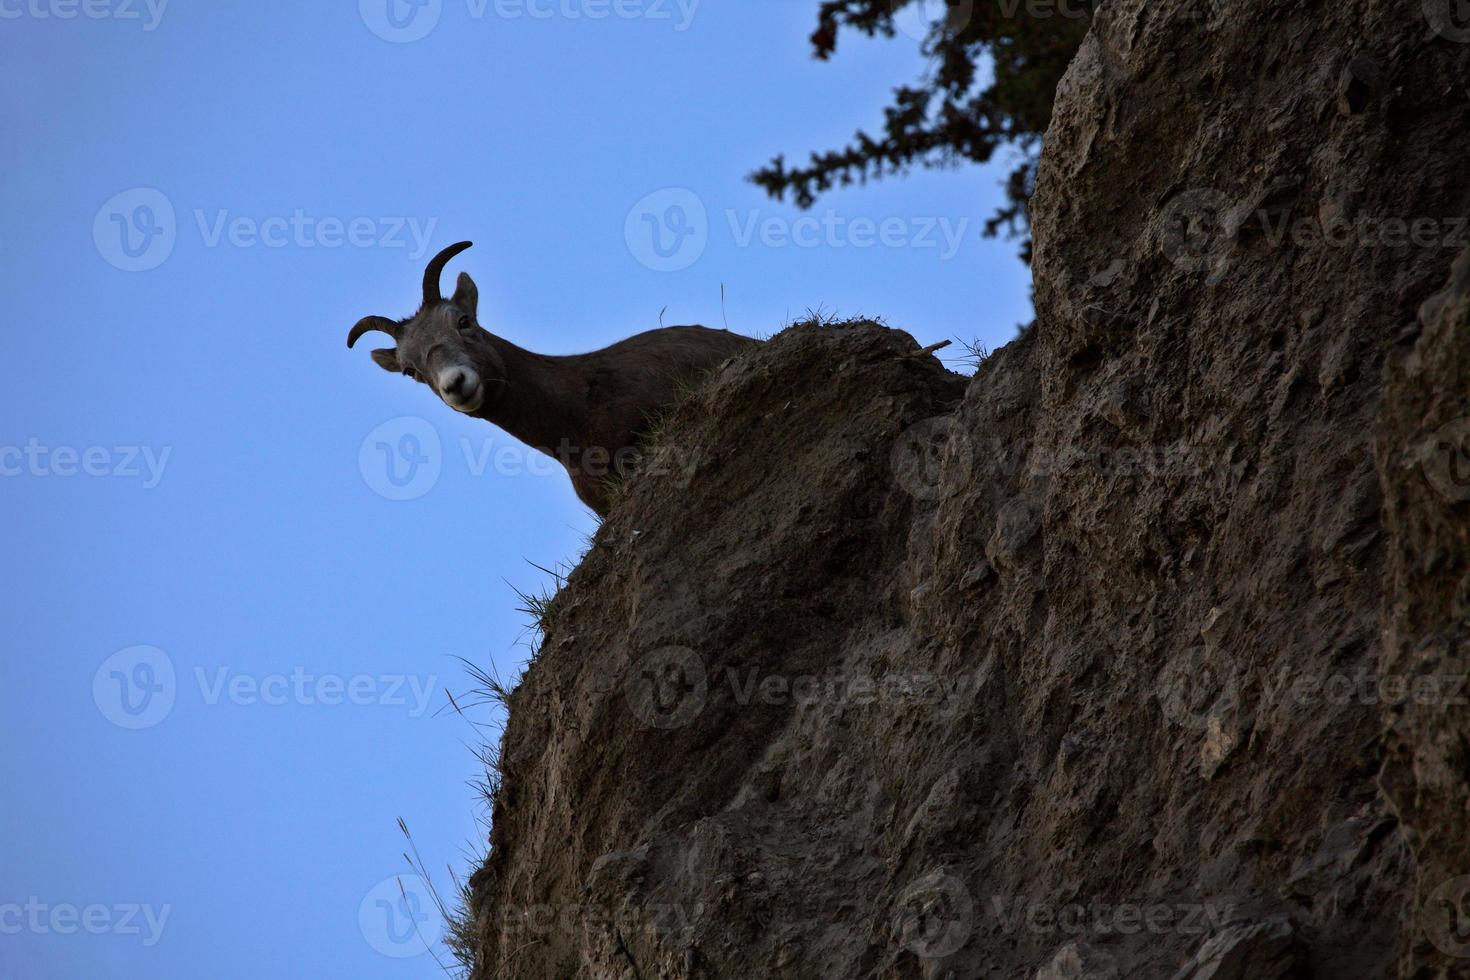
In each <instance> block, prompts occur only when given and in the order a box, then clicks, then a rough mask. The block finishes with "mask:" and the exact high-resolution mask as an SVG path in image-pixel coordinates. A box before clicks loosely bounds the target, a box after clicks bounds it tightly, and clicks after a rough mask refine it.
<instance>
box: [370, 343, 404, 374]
mask: <svg viewBox="0 0 1470 980" xmlns="http://www.w3.org/2000/svg"><path fill="white" fill-rule="evenodd" d="M372 356H373V360H374V361H377V362H378V367H380V368H382V369H383V370H384V371H392V372H393V373H394V374H397V373H399V372H400V371H402V370H403V369H402V368H401V367H400V366H399V364H398V352H397V351H396V350H393V349H392V348H391V347H379V348H378V349H377V350H375V351H373V355H372Z"/></svg>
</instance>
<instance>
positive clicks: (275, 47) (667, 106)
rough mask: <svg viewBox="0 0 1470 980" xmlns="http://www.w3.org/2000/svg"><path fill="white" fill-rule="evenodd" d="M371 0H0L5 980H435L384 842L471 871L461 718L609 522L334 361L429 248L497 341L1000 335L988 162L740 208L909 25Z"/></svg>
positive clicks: (774, 6)
mask: <svg viewBox="0 0 1470 980" xmlns="http://www.w3.org/2000/svg"><path fill="white" fill-rule="evenodd" d="M386 2H387V0H362V2H361V3H359V2H357V0H334V2H330V3H320V4H300V3H290V4H288V3H283V2H276V0H271V2H263V0H252V2H243V0H242V2H228V0H211V2H210V3H207V4H205V3H185V2H183V0H174V2H172V3H166V4H160V3H159V2H158V0H154V2H153V3H152V5H151V6H150V4H149V3H147V2H145V0H85V2H83V0H0V55H3V59H4V64H5V65H6V78H7V81H8V84H7V85H6V88H5V93H4V96H3V100H0V123H3V128H4V131H5V133H6V134H7V138H6V139H5V140H4V141H3V142H0V247H3V249H4V262H3V263H0V279H3V282H4V285H5V296H6V300H7V302H6V306H7V315H6V322H5V326H4V329H5V332H6V340H7V344H6V357H5V358H4V361H3V364H0V372H3V391H4V392H5V394H4V399H5V411H4V414H3V426H0V499H3V506H4V512H5V514H6V515H7V517H8V520H7V521H6V522H5V530H4V532H3V533H4V536H5V553H6V561H5V562H4V563H3V565H0V595H3V596H4V600H3V601H4V604H5V609H4V611H5V618H4V621H5V624H6V630H5V650H4V656H3V659H0V734H3V735H4V737H5V742H6V744H7V746H9V751H7V752H5V753H3V755H0V785H3V786H4V787H5V791H4V792H5V796H4V799H5V806H4V807H3V809H0V836H3V839H4V840H5V847H4V848H3V850H0V976H3V977H5V978H10V977H23V978H86V980H96V978H101V977H128V978H133V977H147V978H153V977H170V978H171V977H189V978H194V977H200V976H209V977H212V978H234V977H239V978H251V980H255V978H259V977H263V976H282V977H298V976H299V977H331V976H344V977H345V976H351V977H369V976H370V977H398V976H402V977H410V976H412V977H422V976H427V975H431V974H433V973H437V972H438V971H437V968H436V967H435V966H434V964H433V961H432V959H430V957H429V956H428V955H425V954H424V953H423V945H422V943H419V942H417V940H414V939H411V938H410V939H408V940H407V941H401V940H404V937H405V936H406V935H409V934H408V933H406V932H405V923H406V922H407V919H406V918H405V913H412V912H413V911H414V909H413V905H412V900H413V899H414V898H417V893H416V892H415V893H414V894H413V895H411V896H410V899H411V901H410V903H409V905H407V906H405V905H404V903H403V897H402V896H401V895H400V894H399V893H398V891H397V885H396V884H394V883H393V882H392V880H391V879H392V876H394V875H397V874H399V873H401V872H403V871H405V870H406V869H405V866H404V862H403V858H402V856H401V852H402V850H403V840H402V838H401V836H400V834H399V831H398V828H397V825H396V821H397V819H398V818H399V817H402V818H403V819H404V820H405V821H406V822H407V823H408V825H409V827H410V828H411V829H412V830H413V833H414V837H415V840H416V841H417V844H418V846H419V848H420V850H421V852H422V854H423V856H424V859H425V861H426V863H427V864H428V866H429V867H430V869H431V870H432V871H433V872H434V874H435V875H436V876H437V878H438V883H439V885H440V886H441V887H444V886H445V885H447V871H446V868H447V867H449V866H453V867H454V868H455V869H456V870H461V871H463V870H465V869H467V868H468V867H469V864H470V857H471V855H472V854H473V853H475V851H476V849H477V848H479V847H480V841H481V839H482V837H483V831H482V827H481V826H480V824H479V822H478V821H479V820H480V819H481V818H482V817H483V813H482V811H481V808H480V804H479V800H478V797H477V794H476V793H475V791H474V790H473V788H472V787H471V786H470V785H469V784H470V782H471V781H472V780H473V779H474V778H475V777H476V776H477V766H476V763H475V760H474V758H473V755H472V752H471V749H472V747H473V746H474V745H475V744H476V743H477V742H478V741H480V739H481V737H482V736H481V734H480V733H478V732H477V730H476V729H475V728H474V727H472V726H471V725H470V724H469V723H468V722H467V721H466V720H465V719H463V718H461V717H459V716H457V715H455V714H454V713H453V712H452V711H446V710H444V709H445V707H446V699H445V696H444V690H445V689H446V688H448V689H450V690H452V691H455V692H463V691H465V690H466V689H467V688H468V687H469V686H470V683H469V679H468V677H467V676H466V674H465V671H464V668H463V666H462V665H461V664H460V663H459V661H458V660H457V659H456V658H460V657H463V658H467V659H469V660H471V661H473V662H475V663H477V664H481V665H486V666H493V667H494V669H496V670H498V672H499V673H500V674H501V675H502V676H505V677H509V676H512V675H513V674H514V673H515V671H516V669H517V666H518V664H519V663H520V662H522V661H523V660H524V658H525V656H526V650H525V648H524V646H523V645H521V644H522V642H523V640H524V636H523V631H524V628H525V625H526V623H525V620H524V617H523V616H522V615H521V614H519V613H517V612H516V611H515V610H514V606H515V605H516V601H515V596H514V593H513V592H512V589H511V585H515V586H518V587H520V588H526V589H530V588H535V587H538V586H540V585H541V584H543V583H544V581H545V576H544V575H543V574H542V573H541V572H539V571H537V570H536V569H535V568H534V567H532V565H531V564H530V562H535V563H537V564H540V565H543V566H548V567H550V566H554V565H556V564H557V563H559V562H563V561H567V560H571V559H574V558H575V556H576V555H577V554H578V551H579V549H580V547H581V544H582V539H583V537H584V536H585V535H587V534H588V533H590V532H591V531H592V530H593V529H594V528H595V521H594V519H593V518H592V516H591V515H590V514H589V513H588V512H587V511H586V510H585V508H583V507H582V506H581V505H580V504H579V503H578V502H577V500H576V499H575V497H574V496H573V495H572V492H571V489H570V486H569V485H568V483H567V481H566V479H565V477H564V476H563V475H562V474H560V473H559V472H544V468H541V467H533V466H532V465H530V464H531V461H529V460H527V459H526V458H525V457H524V456H523V455H520V454H518V450H517V449H516V448H515V447H514V443H513V442H512V441H511V440H509V438H508V437H507V436H505V435H504V434H502V433H500V432H498V431H496V430H494V429H493V428H491V427H490V426H488V425H486V424H485V423H483V422H478V421H475V420H471V419H465V418H461V417H458V416H455V415H454V414H452V413H451V412H450V411H449V410H448V409H446V408H445V407H444V406H443V405H441V404H439V403H438V402H437V401H436V400H435V399H434V398H433V396H432V395H431V394H430V393H429V392H428V390H427V389H426V388H423V387H421V386H417V385H414V384H412V383H411V382H409V381H407V380H406V379H403V378H399V377H395V376H390V375H388V374H385V373H384V372H382V371H381V370H380V369H378V368H377V367H376V366H374V365H373V364H372V363H371V361H370V360H369V359H368V356H367V352H366V350H362V349H359V350H355V351H348V350H347V349H346V347H345V346H344V339H345V335H346V331H347V329H348V328H349V327H350V326H351V324H352V323H353V322H354V321H355V320H356V319H357V318H358V317H360V316H363V315H365V314H368V313H381V314H386V315H392V316H398V315H403V314H406V313H409V312H411V311H412V310H413V309H414V307H415V306H416V303H417V295H418V290H417V282H418V278H419V276H420V274H421V271H422V268H423V265H424V263H425V261H426V260H427V258H428V254H425V251H426V250H427V252H428V253H430V254H431V253H432V252H433V251H434V250H437V249H438V248H440V247H442V246H443V245H445V244H448V243H450V242H454V241H457V240H459V239H462V238H469V239H473V240H474V241H475V242H476V246H475V248H474V249H473V250H471V251H470V252H468V253H466V254H465V255H464V256H461V257H460V258H459V259H457V260H456V261H455V263H454V264H453V265H452V266H451V269H450V272H451V274H452V273H453V272H455V271H457V270H459V269H467V270H469V271H470V272H471V273H472V274H473V275H474V276H475V277H476V279H477V281H478V283H479V286H480V292H481V301H480V318H481V321H482V323H483V324H484V325H485V326H487V327H488V328H489V329H492V330H495V331H497V332H500V333H502V334H503V335H504V336H506V337H508V338H509V339H511V340H513V341H514V342H516V343H519V344H521V345H523V346H526V347H530V348H532V349H536V350H541V351H545V352H550V353H569V352H575V351H580V350H588V349H592V348H596V347H599V346H602V345H605V344H607V343H610V342H612V341H614V340H617V339H619V338H621V337H624V336H626V335H628V334H630V333H633V332H636V331H639V330H643V329H647V328H649V327H653V326H656V325H658V323H659V318H660V311H664V312H663V314H662V315H663V322H665V323H668V324H674V323H691V322H695V323H705V324H709V325H714V326H720V325H724V324H726V323H728V325H729V327H730V328H731V329H734V330H736V331H741V332H747V333H770V332H772V331H774V330H776V329H778V328H779V327H780V326H781V325H783V323H785V322H786V321H787V320H788V319H789V318H791V317H793V316H796V315H798V314H801V313H802V312H803V311H805V310H806V309H807V308H809V307H819V306H824V307H826V308H827V309H829V310H835V311H836V312H839V313H843V314H853V313H866V314H872V315H882V316H884V317H886V318H887V319H888V320H889V322H891V323H893V324H894V325H896V326H900V327H903V328H905V329H907V330H909V331H910V332H911V333H912V334H914V336H915V337H917V338H918V339H919V341H920V342H922V343H933V342H936V341H939V340H943V339H946V338H955V339H966V340H968V339H979V340H981V341H982V342H985V343H987V344H988V345H990V346H992V347H994V346H998V345H999V344H1001V343H1004V342H1005V341H1007V340H1009V339H1010V338H1011V337H1012V336H1013V335H1014V333H1015V328H1016V325H1017V324H1018V323H1020V322H1022V321H1024V320H1026V319H1028V318H1029V302H1028V296H1027V279H1026V275H1025V271H1024V269H1023V268H1022V266H1021V265H1020V264H1019V263H1018V262H1017V261H1016V259H1015V244H1014V243H1013V242H1006V241H993V240H985V239H982V238H981V236H980V228H981V226H982V224H983V222H984V219H985V218H986V217H987V216H988V215H989V214H990V213H991V212H992V210H993V209H994V207H995V206H996V204H997V203H998V201H999V199H1000V194H1001V190H1000V186H999V184H1000V180H1001V179H1002V177H1003V175H1004V170H1005V167H1004V165H1003V164H998V165H997V166H995V167H992V168H989V169H974V168H971V169H965V170H958V171H947V172H921V173H918V174H916V175H914V176H913V177H910V178H908V179H905V180H900V181H891V182H880V183H876V184H872V185H869V186H867V187H864V188H857V187H855V188H850V189H845V190H841V191H839V192H835V193H833V194H830V195H829V196H828V197H826V198H825V199H823V200H821V201H819V203H818V205H817V206H816V208H815V209H814V210H812V211H811V212H806V213H803V212H798V211H796V210H794V209H793V208H791V207H789V206H786V205H779V204H775V203H772V202H770V201H768V200H767V199H766V198H765V197H764V195H763V194H762V193H761V192H760V191H759V190H758V189H757V188H755V187H753V186H751V185H749V184H748V183H746V182H745V181H744V179H743V178H744V176H745V175H746V174H747V173H748V172H749V171H751V170H752V169H754V168H755V167H756V166H758V165H760V164H762V163H764V162H765V161H766V160H767V159H768V158H769V157H770V156H771V155H773V154H774V153H776V152H781V151H784V152H786V153H787V154H788V157H790V158H793V159H801V158H804V154H805V151H807V150H809V149H813V148H827V147H829V146H832V145H836V144H838V143H840V142H841V141H843V140H845V139H846V138H847V137H848V136H850V134H851V132H852V130H853V129H854V128H855V127H856V126H858V125H865V126H870V127H871V126H874V125H876V124H877V123H878V122H879V120H880V118H881V117H880V114H879V108H880V106H881V105H883V104H885V103H886V99H887V96H888V93H889V90H890V89H891V87H892V86H893V85H895V84H899V83H902V82H904V81H907V80H909V79H910V78H911V77H912V76H913V75H914V73H915V71H916V70H917V69H918V67H919V65H920V60H919V57H918V51H917V42H916V41H915V40H914V39H912V38H910V37H906V36H900V37H899V38H898V39H896V40H894V41H891V42H863V41H861V40H860V39H858V38H848V39H846V40H845V43H844V44H843V47H842V50H841V51H840V52H839V57H838V58H837V59H836V60H834V61H833V62H831V63H829V64H819V63H816V62H814V61H812V60H811V59H810V56H809V49H808V45H807V41H806V38H807V35H808V34H809V33H810V31H811V28H812V26H813V23H814V14H815V8H816V6H817V4H816V2H815V0H811V2H802V0H744V2H741V3H732V2H729V0H722V2H719V3H716V2H714V0H705V2H701V3H692V2H691V0H684V2H683V3H682V5H681V4H680V3H679V2H677V0H616V2H614V0H485V2H481V0H437V2H435V0H423V3H421V4H420V6H418V7H412V6H410V5H409V4H408V2H407V0H394V3H395V4H396V6H395V8H394V12H395V16H394V17H392V18H390V17H389V10H388V8H387V6H386ZM655 235H656V236H657V237H655ZM448 278H449V277H448V276H446V282H448ZM722 285H723V286H724V289H725V301H724V305H723V308H722V305H721V286H722ZM405 439H409V440H410V441H409V442H405V441H404V440H405ZM381 447H386V448H381ZM405 454H407V455H405ZM409 456H412V458H414V459H419V460H421V461H422V462H421V465H420V466H419V467H418V468H416V469H411V470H410V469H409V468H406V467H407V466H408V464H407V463H406V462H405V460H407V459H408V458H409ZM390 463H392V464H393V466H394V467H395V468H394V469H392V470H390V469H388V465H389V464H390ZM535 470H543V472H534V471H535ZM475 717H476V718H477V720H480V721H489V720H491V719H490V718H489V715H488V713H487V710H486V709H481V710H479V711H478V712H476V713H475ZM416 887H417V886H416V884H415V883H414V882H412V881H411V880H410V882H409V888H410V889H413V888H416ZM420 928H421V929H422V930H424V931H426V932H427V934H428V935H429V936H430V938H432V936H433V935H434V934H435V932H436V931H437V923H436V922H434V921H433V920H431V919H426V920H425V921H423V922H422V923H421V926H420Z"/></svg>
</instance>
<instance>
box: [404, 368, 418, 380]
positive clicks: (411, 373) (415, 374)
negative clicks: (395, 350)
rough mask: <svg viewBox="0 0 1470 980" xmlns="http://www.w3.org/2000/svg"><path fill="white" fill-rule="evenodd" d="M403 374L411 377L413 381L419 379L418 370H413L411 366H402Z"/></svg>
mask: <svg viewBox="0 0 1470 980" xmlns="http://www.w3.org/2000/svg"><path fill="white" fill-rule="evenodd" d="M403 376H404V377H405V378H412V379H413V380H415V381H417V380H418V379H419V375H418V372H417V371H415V370H414V369H413V368H404V369H403Z"/></svg>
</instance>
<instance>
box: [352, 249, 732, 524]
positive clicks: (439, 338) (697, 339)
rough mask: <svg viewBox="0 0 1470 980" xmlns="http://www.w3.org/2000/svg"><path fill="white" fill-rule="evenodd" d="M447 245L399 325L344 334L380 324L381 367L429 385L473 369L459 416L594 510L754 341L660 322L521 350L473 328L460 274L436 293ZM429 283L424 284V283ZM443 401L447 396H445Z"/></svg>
mask: <svg viewBox="0 0 1470 980" xmlns="http://www.w3.org/2000/svg"><path fill="white" fill-rule="evenodd" d="M464 247H467V245H464V244H461V245H460V246H452V247H451V248H450V249H446V250H445V251H444V252H441V253H440V254H439V256H436V257H435V260H434V261H433V262H431V263H430V265H429V273H428V274H427V275H426V279H425V287H424V288H425V297H424V305H423V306H422V307H421V308H420V309H419V311H418V313H416V314H415V315H414V316H412V317H410V318H409V319H407V320H403V321H397V322H394V321H391V320H388V319H386V318H383V317H368V318H365V319H364V320H362V321H360V322H359V324H358V326H357V327H356V328H354V329H353V332H352V335H351V336H350V337H349V338H348V346H349V347H350V346H351V345H352V343H353V342H355V341H356V339H357V338H358V337H359V336H360V335H361V334H362V333H363V332H365V331H367V330H381V331H384V332H386V333H390V334H392V335H393V336H394V337H395V339H396V340H397V341H398V346H397V347H394V348H384V349H379V350H375V351H373V360H374V361H375V362H377V363H378V365H379V366H380V367H382V368H383V369H384V370H387V371H393V372H401V373H405V374H410V375H411V376H413V377H415V378H416V379H418V380H420V381H422V382H424V383H426V384H428V385H429V386H430V387H431V388H434V389H435V391H436V393H438V394H439V395H440V397H441V398H442V397H444V393H443V392H439V391H438V388H437V385H436V382H435V380H434V379H435V378H436V377H438V376H439V372H440V371H442V370H443V369H444V368H445V367H446V366H455V365H464V366H469V367H473V369H474V370H475V372H476V373H477V374H478V376H479V378H480V380H481V382H482V385H483V391H484V396H483V402H482V403H481V404H480V405H479V406H478V407H477V408H476V409H475V410H474V411H467V412H465V414H469V415H473V416H474V417H476V418H481V419H484V420H485V421H487V422H491V423H493V424H495V425H497V426H499V427H500V428H502V429H504V430H505V431H506V432H508V433H510V434H511V435H513V436H515V437H516V438H517V439H519V440H520V441H521V442H523V443H525V444H526V445H527V446H530V447H531V448H533V449H536V450H538V451H540V452H542V453H545V454H547V455H548V456H551V457H553V458H554V459H556V460H557V461H558V462H560V463H561V464H562V465H563V466H564V467H566V470H567V473H568V474H569V475H570V476H571V479H572V488H573V489H574V490H575V491H576V494H577V496H578V497H579V498H580V499H581V500H582V502H583V503H585V504H586V505H587V506H588V507H591V508H592V509H593V510H594V511H596V512H597V513H598V514H599V515H602V516H606V515H607V512H608V506H609V503H610V501H609V499H608V491H609V483H610V481H611V480H613V479H616V478H620V477H622V476H626V475H627V470H628V468H629V463H630V462H631V461H632V460H633V459H634V458H635V457H636V454H637V451H638V449H639V443H640V440H641V438H642V436H643V435H644V434H645V433H646V431H647V430H648V427H649V425H650V424H651V423H652V422H653V420H654V419H656V418H657V417H658V415H659V414H660V413H661V412H662V411H663V410H664V409H666V408H667V407H669V406H670V405H671V404H673V403H674V401H675V400H676V399H677V397H678V393H679V388H680V385H681V384H688V383H691V382H694V381H697V380H698V379H699V378H700V377H701V376H702V375H703V374H705V373H707V372H708V371H710V370H711V369H713V368H715V367H717V366H718V365H719V364H720V363H721V362H722V361H724V360H726V359H727V358H730V357H734V356H735V355H737V354H740V353H742V352H744V351H746V350H749V349H750V348H751V347H752V346H753V345H755V344H756V343H758V341H756V340H754V339H752V338H750V337H742V336H740V335H739V334H733V333H730V332H729V331H727V330H712V329H710V328H708V327H700V326H681V327H662V328H659V329H656V330H648V331H645V332H644V333H640V334H635V335H634V336H632V337H629V338H627V339H626V340H620V341H618V342H617V343H615V344H613V345H611V346H610V347H604V348H603V349H601V350H597V351H593V352H591V353H588V354H571V355H564V356H554V355H547V354H537V353H534V352H532V351H528V350H524V349H522V348H520V347H517V346H516V345H515V344H512V343H511V342H510V341H508V340H505V339H503V338H501V337H497V336H495V335H494V334H492V333H490V332H489V331H488V330H485V329H483V328H482V327H480V325H479V323H478V321H477V320H476V307H477V305H478V299H479V293H478V290H477V289H476V287H475V284H474V281H473V280H471V279H470V277H469V276H468V275H466V274H464V273H461V274H460V276H459V281H458V284H457V288H456V289H455V292H454V296H453V297H451V298H450V299H448V300H445V299H441V298H438V296H437V295H436V294H437V292H438V285H437V277H438V269H436V268H435V267H436V265H437V266H438V267H439V268H442V266H443V263H444V261H446V260H447V258H446V257H447V256H452V255H453V254H454V253H455V252H456V251H459V250H462V248H464ZM431 282H432V283H433V284H432V286H431V285H430V283H431ZM446 400H448V399H446Z"/></svg>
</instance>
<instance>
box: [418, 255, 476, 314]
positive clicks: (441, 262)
mask: <svg viewBox="0 0 1470 980" xmlns="http://www.w3.org/2000/svg"><path fill="white" fill-rule="evenodd" d="M473 244H474V242H457V243H455V244H453V245H451V246H449V247H448V248H446V249H445V250H444V251H442V252H440V253H439V254H438V255H436V256H434V257H433V258H432V259H430V260H429V267H428V268H427V269H425V270H424V305H425V306H428V305H429V304H430V303H434V302H437V301H438V300H441V299H443V298H444V296H443V295H442V294H441V293H440V292H439V277H440V276H441V275H443V274H444V267H445V266H446V265H448V264H449V260H450V259H452V258H454V257H455V256H456V255H458V254H459V253H460V252H463V251H464V250H465V249H467V248H469V247H470V246H471V245H473Z"/></svg>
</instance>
